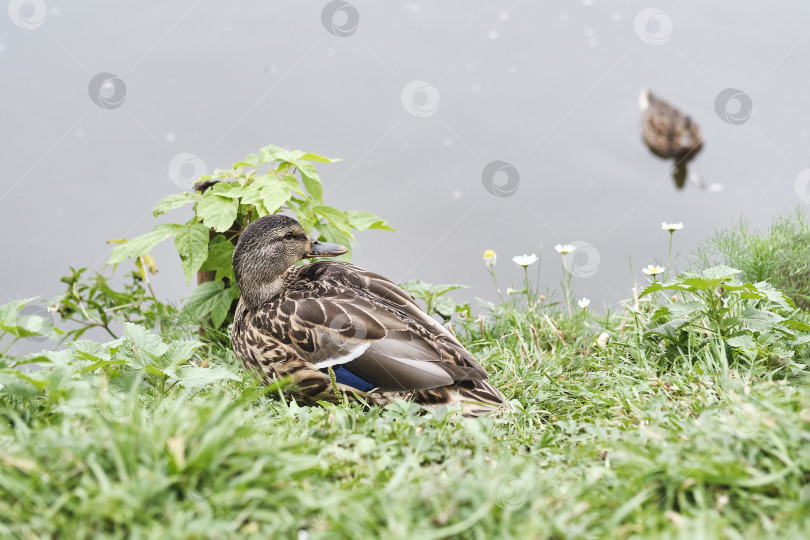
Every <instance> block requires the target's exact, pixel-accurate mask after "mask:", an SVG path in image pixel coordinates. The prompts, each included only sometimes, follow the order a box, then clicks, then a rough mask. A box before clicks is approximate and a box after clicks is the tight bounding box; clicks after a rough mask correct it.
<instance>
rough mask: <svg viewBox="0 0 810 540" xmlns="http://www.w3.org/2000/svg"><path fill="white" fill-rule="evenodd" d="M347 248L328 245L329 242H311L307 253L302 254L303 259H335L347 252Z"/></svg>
mask: <svg viewBox="0 0 810 540" xmlns="http://www.w3.org/2000/svg"><path fill="white" fill-rule="evenodd" d="M348 251H349V248H347V247H346V246H341V245H340V244H330V243H329V242H318V241H317V240H313V241H312V242H310V244H309V251H307V252H306V253H304V258H305V259H311V258H313V257H337V256H338V255H343V254H344V253H346V252H348Z"/></svg>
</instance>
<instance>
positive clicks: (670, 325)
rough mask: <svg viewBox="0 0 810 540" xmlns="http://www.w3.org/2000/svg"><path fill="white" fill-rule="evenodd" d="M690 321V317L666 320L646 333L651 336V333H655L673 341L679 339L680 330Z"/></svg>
mask: <svg viewBox="0 0 810 540" xmlns="http://www.w3.org/2000/svg"><path fill="white" fill-rule="evenodd" d="M688 323H689V319H672V320H671V321H669V322H666V323H664V324H662V325H660V326H658V327H656V328H653V329H652V330H649V331H648V332H646V333H645V334H644V335H645V336H649V335H650V334H655V335H658V336H661V337H665V338H667V339H669V340H671V341H677V339H678V330H680V329H681V328H682V327H683V326H685V325H686V324H688Z"/></svg>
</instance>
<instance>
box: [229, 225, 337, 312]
mask: <svg viewBox="0 0 810 540" xmlns="http://www.w3.org/2000/svg"><path fill="white" fill-rule="evenodd" d="M347 251H348V249H347V248H346V247H345V246H341V245H340V244H329V243H326V242H318V241H317V240H313V239H312V238H310V237H309V235H307V233H306V231H305V230H304V228H303V227H301V225H299V224H298V222H297V221H295V220H294V219H293V218H291V217H288V216H283V215H280V214H273V215H269V216H264V217H261V218H259V219H257V220H256V221H254V222H253V223H251V224H250V225H248V226H247V227H245V230H244V231H242V234H241V235H240V236H239V242H237V244H236V249H235V250H234V252H233V273H234V276H235V277H236V283H237V284H238V285H239V291H240V292H241V293H242V299H243V300H244V302H245V303H246V304H247V305H248V307H254V306H256V305H258V304H261V303H262V302H264V301H266V300H269V299H270V298H272V297H273V296H275V295H276V294H278V292H279V291H280V290H281V288H282V287H283V285H282V282H281V279H280V278H281V275H282V274H283V273H284V272H285V271H286V270H287V269H288V268H289V267H291V266H292V265H294V264H295V263H297V262H298V261H300V260H301V259H306V258H312V257H336V256H338V255H343V254H344V253H346V252H347Z"/></svg>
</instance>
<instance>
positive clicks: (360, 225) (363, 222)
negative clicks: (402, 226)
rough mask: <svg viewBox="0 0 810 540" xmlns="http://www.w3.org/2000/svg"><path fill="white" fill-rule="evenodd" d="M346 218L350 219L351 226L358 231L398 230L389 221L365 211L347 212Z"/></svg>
mask: <svg viewBox="0 0 810 540" xmlns="http://www.w3.org/2000/svg"><path fill="white" fill-rule="evenodd" d="M346 217H347V218H348V219H349V224H350V225H351V226H352V227H354V228H355V229H357V230H358V231H366V230H368V229H380V230H384V231H393V232H396V229H394V228H393V227H391V226H390V225H389V224H388V222H387V221H385V220H384V219H382V218H380V217H379V216H377V214H374V213H373V212H366V211H365V210H352V211H349V212H346Z"/></svg>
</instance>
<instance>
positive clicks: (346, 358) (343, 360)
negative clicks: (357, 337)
mask: <svg viewBox="0 0 810 540" xmlns="http://www.w3.org/2000/svg"><path fill="white" fill-rule="evenodd" d="M370 345H371V343H368V342H366V343H361V344H359V345H357V346H356V347H354V348H352V349H351V350H350V351H349V352H348V353H346V354H344V355H343V356H336V357H332V358H329V359H328V360H324V361H323V362H318V363H317V364H315V367H316V368H318V369H323V368H328V367H332V366H335V365H338V364H348V363H349V362H351V361H352V360H354V359H355V358H357V357H359V356H360V355H361V354H363V353H364V352H366V350H367V349H368V348H369V346H370Z"/></svg>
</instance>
